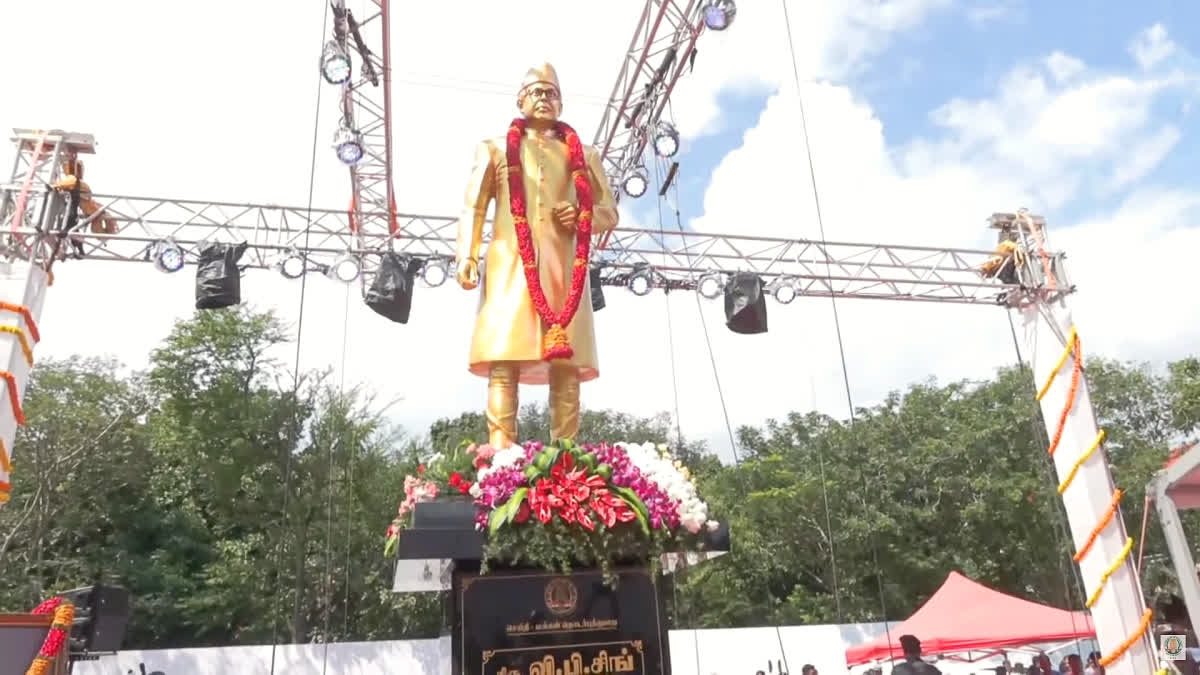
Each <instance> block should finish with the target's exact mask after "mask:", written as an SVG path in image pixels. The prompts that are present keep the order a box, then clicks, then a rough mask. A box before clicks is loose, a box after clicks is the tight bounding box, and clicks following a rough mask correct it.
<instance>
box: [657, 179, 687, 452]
mask: <svg viewBox="0 0 1200 675" xmlns="http://www.w3.org/2000/svg"><path fill="white" fill-rule="evenodd" d="M661 169H662V167H661V166H660V165H659V162H657V161H656V162H654V183H655V185H658V186H659V190H660V191H661V190H662V172H661ZM662 202H663V198H662V197H659V198H658V199H656V200H655V204H656V205H657V206H658V238H659V242H660V243H661V242H662V241H664V240H666V232H665V230H664V228H663V214H662ZM666 260H667V252H666V249H665V248H664V250H663V252H662V261H663V264H664V265H665V264H666ZM663 305H664V306H665V307H666V310H667V355H668V356H669V357H670V359H671V393H672V394H673V396H674V401H675V437H676V439H677V440H678V443H679V444H680V445H682V444H683V422H681V421H680V419H679V376H678V374H677V371H676V368H675V329H674V326H673V325H672V321H671V293H670V291H669V290H666V289H664V290H663ZM680 450H682V448H680Z"/></svg>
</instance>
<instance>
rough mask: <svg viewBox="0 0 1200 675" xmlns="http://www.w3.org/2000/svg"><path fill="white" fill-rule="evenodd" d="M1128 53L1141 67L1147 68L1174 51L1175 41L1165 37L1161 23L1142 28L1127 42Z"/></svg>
mask: <svg viewBox="0 0 1200 675" xmlns="http://www.w3.org/2000/svg"><path fill="white" fill-rule="evenodd" d="M1129 53H1130V55H1132V56H1133V58H1134V60H1136V61H1137V62H1138V65H1140V66H1141V67H1142V68H1143V69H1145V70H1149V69H1151V68H1153V67H1154V66H1156V65H1158V64H1159V63H1162V62H1163V61H1164V60H1165V59H1167V58H1168V57H1170V56H1171V55H1172V54H1174V53H1175V43H1174V42H1172V41H1171V39H1170V38H1169V37H1167V29H1166V28H1164V27H1163V25H1162V24H1161V23H1156V24H1154V25H1153V26H1150V27H1149V28H1147V29H1145V30H1143V31H1142V32H1140V33H1138V34H1137V37H1135V38H1134V39H1133V41H1132V42H1130V43H1129Z"/></svg>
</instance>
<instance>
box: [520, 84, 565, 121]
mask: <svg viewBox="0 0 1200 675" xmlns="http://www.w3.org/2000/svg"><path fill="white" fill-rule="evenodd" d="M517 107H519V108H520V109H521V114H522V115H524V116H525V119H531V120H539V121H542V122H554V121H556V120H558V116H559V115H561V114H562V96H561V95H560V94H559V93H558V89H555V88H554V86H553V85H549V84H546V83H545V82H538V83H535V84H531V85H529V86H528V87H525V89H523V90H522V91H521V95H520V96H519V97H517Z"/></svg>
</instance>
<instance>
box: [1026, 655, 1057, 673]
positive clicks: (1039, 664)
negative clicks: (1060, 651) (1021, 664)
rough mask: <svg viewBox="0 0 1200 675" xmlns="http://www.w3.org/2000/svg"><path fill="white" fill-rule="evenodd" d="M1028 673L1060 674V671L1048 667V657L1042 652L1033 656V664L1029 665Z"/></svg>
mask: <svg viewBox="0 0 1200 675" xmlns="http://www.w3.org/2000/svg"><path fill="white" fill-rule="evenodd" d="M1029 675H1060V673H1059V672H1058V671H1057V670H1055V669H1054V668H1051V667H1050V657H1049V656H1046V653H1045V652H1042V653H1041V654H1038V655H1037V656H1035V657H1034V658H1033V665H1032V666H1030V667H1029Z"/></svg>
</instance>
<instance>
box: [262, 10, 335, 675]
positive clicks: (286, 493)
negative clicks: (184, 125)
mask: <svg viewBox="0 0 1200 675" xmlns="http://www.w3.org/2000/svg"><path fill="white" fill-rule="evenodd" d="M320 4H321V17H322V18H321V44H322V45H324V44H325V38H326V33H327V32H328V30H329V13H330V10H329V8H328V7H327V6H326V4H325V0H321V3H320ZM316 80H317V97H316V98H317V101H316V105H315V108H316V109H315V110H314V112H313V133H312V153H311V155H312V156H311V158H310V160H309V166H308V206H307V207H306V214H305V222H311V221H312V209H313V192H314V191H315V190H316V182H317V145H318V143H319V140H318V139H319V137H320V132H321V91H322V90H323V89H324V80H323V78H322V77H321V75H320V74H319V73H318V74H317V77H316ZM311 234H312V227H311V226H310V227H305V228H304V250H306V251H307V250H308V243H309V237H310V236H311ZM307 290H308V274H302V275H300V309H299V315H298V317H297V320H296V356H295V360H294V362H293V365H292V399H291V401H290V403H291V405H292V425H291V429H290V430H289V432H288V447H287V460H286V462H285V465H284V470H283V527H282V528H280V537H279V543H278V545H277V546H276V549H275V594H274V597H275V598H279V597H280V594H281V590H280V589H281V587H282V585H283V573H282V568H283V549H284V546H283V543H284V541H285V539H286V537H287V535H288V533H289V530H288V525H289V522H288V521H289V520H290V518H289V517H288V514H289V511H288V509H289V508H290V507H291V499H290V497H291V490H292V460H293V458H294V456H295V452H294V450H295V447H296V443H297V442H298V437H299V435H300V430H299V426H300V424H299V407H298V406H297V405H296V401H297V399H298V398H299V396H300V346H301V341H302V337H303V334H304V298H305V294H306V292H307ZM297 592H299V590H298V589H297ZM278 648H279V616H278V612H276V613H274V615H273V620H272V621H271V675H275V656H276V652H277V651H278Z"/></svg>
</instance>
